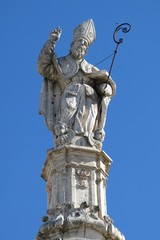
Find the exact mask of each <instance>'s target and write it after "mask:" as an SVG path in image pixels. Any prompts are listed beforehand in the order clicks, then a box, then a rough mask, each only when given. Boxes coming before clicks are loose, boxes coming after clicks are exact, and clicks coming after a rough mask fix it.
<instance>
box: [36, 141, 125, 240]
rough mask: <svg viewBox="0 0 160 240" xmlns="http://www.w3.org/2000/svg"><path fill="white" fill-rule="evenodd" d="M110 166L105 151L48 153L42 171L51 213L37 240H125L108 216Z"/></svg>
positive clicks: (71, 148) (67, 149) (77, 149)
mask: <svg viewBox="0 0 160 240" xmlns="http://www.w3.org/2000/svg"><path fill="white" fill-rule="evenodd" d="M111 163H112V160H111V158H110V157H109V156H108V155H107V154H106V153H105V152H104V151H102V150H97V149H93V148H89V147H79V146H68V147H63V148H60V149H56V150H51V151H49V152H48V154H47V159H46V162H45V164H44V167H43V170H42V177H43V178H44V180H45V181H46V183H47V184H46V189H47V193H48V210H47V216H45V217H43V222H44V224H43V225H42V227H41V228H40V230H39V232H38V234H37V237H36V240H43V239H46V240H58V239H59V240H60V239H63V240H70V239H72V240H74V239H78V240H80V239H81V240H82V239H87V240H90V239H94V240H100V239H101V240H104V239H108V240H112V239H116V240H124V236H123V235H122V234H121V233H120V232H119V230H118V229H117V228H115V227H114V226H113V223H112V221H111V219H110V217H109V216H108V214H107V201H106V181H107V179H108V172H109V169H110V165H111Z"/></svg>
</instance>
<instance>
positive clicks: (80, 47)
mask: <svg viewBox="0 0 160 240" xmlns="http://www.w3.org/2000/svg"><path fill="white" fill-rule="evenodd" d="M87 49H88V41H87V40H86V39H84V38H77V39H76V40H75V41H74V42H73V43H72V44H71V50H70V55H71V57H72V58H74V59H75V60H80V59H83V57H84V56H85V55H86V53H87Z"/></svg>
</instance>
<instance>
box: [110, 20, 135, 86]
mask: <svg viewBox="0 0 160 240" xmlns="http://www.w3.org/2000/svg"><path fill="white" fill-rule="evenodd" d="M130 29H131V25H130V24H129V23H122V24H120V25H118V27H116V29H115V31H114V33H113V40H114V42H115V43H117V45H116V49H115V50H114V54H113V59H112V62H111V66H110V70H109V75H108V78H107V81H106V84H107V83H108V80H109V77H110V75H111V71H112V67H113V63H114V60H115V57H116V54H117V52H118V47H119V45H120V44H121V43H122V42H123V38H119V39H118V40H116V34H117V33H118V32H119V31H120V30H122V32H123V33H127V32H129V31H130Z"/></svg>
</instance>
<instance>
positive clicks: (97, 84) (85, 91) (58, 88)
mask: <svg viewBox="0 0 160 240" xmlns="http://www.w3.org/2000/svg"><path fill="white" fill-rule="evenodd" d="M61 32H62V30H61V29H60V28H56V29H54V30H53V31H52V32H51V34H50V38H49V40H48V41H47V42H46V44H45V45H44V47H43V48H42V50H41V52H40V55H39V58H38V71H39V73H40V74H41V75H42V76H43V77H44V82H43V86H42V90H41V97H40V110H39V112H40V113H41V114H43V115H44V117H45V120H46V124H47V127H48V128H49V130H51V131H52V132H53V136H54V143H55V147H56V148H59V147H62V146H66V145H70V144H71V145H76V146H86V147H87V146H88V147H93V148H97V149H101V147H102V142H103V140H104V137H105V131H104V126H105V122H106V111H107V108H108V105H109V102H110V100H111V98H112V96H113V95H115V89H116V85H115V83H114V81H113V80H112V79H111V77H109V74H108V72H107V71H105V70H99V69H98V68H97V67H95V66H93V65H92V64H89V63H88V62H87V61H86V60H85V59H84V57H85V55H86V53H87V50H88V47H89V46H90V44H91V43H92V42H93V41H94V40H95V37H96V34H95V27H94V23H93V20H92V19H90V20H88V21H85V22H84V23H82V24H81V25H79V26H78V27H77V28H76V29H75V31H74V39H73V42H72V44H71V49H70V52H69V54H68V55H67V56H65V57H60V58H57V57H56V54H55V46H56V42H57V41H58V39H59V38H60V36H61Z"/></svg>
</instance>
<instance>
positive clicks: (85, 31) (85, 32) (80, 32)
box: [73, 19, 96, 45]
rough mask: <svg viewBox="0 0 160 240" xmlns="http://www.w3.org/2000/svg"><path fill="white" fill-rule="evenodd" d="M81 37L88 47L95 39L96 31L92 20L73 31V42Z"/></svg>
mask: <svg viewBox="0 0 160 240" xmlns="http://www.w3.org/2000/svg"><path fill="white" fill-rule="evenodd" d="M81 37H82V38H85V39H86V40H87V41H88V45H91V44H92V43H93V42H94V40H95V39H96V30H95V26H94V22H93V20H92V19H89V20H87V21H85V22H83V23H82V24H80V25H78V26H77V27H76V28H75V29H74V38H73V41H75V40H76V39H77V38H81Z"/></svg>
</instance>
